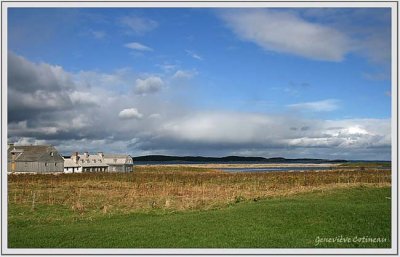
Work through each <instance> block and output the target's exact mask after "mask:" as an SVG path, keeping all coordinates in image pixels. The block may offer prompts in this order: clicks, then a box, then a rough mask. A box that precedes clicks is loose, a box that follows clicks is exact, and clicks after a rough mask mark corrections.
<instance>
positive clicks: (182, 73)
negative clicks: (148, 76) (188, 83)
mask: <svg viewBox="0 0 400 257" xmlns="http://www.w3.org/2000/svg"><path fill="white" fill-rule="evenodd" d="M196 75H197V71H188V70H177V71H176V72H175V74H174V75H173V76H172V77H173V78H175V79H190V78H192V77H194V76H196Z"/></svg>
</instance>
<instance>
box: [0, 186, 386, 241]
mask: <svg viewBox="0 0 400 257" xmlns="http://www.w3.org/2000/svg"><path fill="white" fill-rule="evenodd" d="M390 195H391V192H390V187H383V188H374V187H357V188H351V189H350V188H348V189H336V190H330V191H326V192H321V191H319V192H318V191H317V192H311V193H305V194H300V195H296V196H290V197H279V198H272V199H265V200H259V201H256V202H255V201H250V202H249V201H247V202H239V203H236V204H232V205H231V206H229V207H227V208H222V209H217V210H207V211H186V212H179V213H157V212H154V213H142V214H140V213H138V214H129V215H128V214H125V215H113V216H106V215H104V216H103V217H98V218H94V219H93V220H92V221H89V220H78V221H74V220H73V219H68V215H69V212H70V210H68V209H65V210H64V209H57V208H53V209H52V210H53V211H58V212H59V213H60V217H61V218H60V221H52V222H50V223H49V222H45V221H43V220H42V221H40V219H37V221H35V220H36V218H35V219H31V220H24V219H23V216H21V213H20V212H22V211H23V210H21V209H17V208H10V215H9V218H10V221H9V226H8V230H9V231H8V240H9V243H8V245H9V247H10V248H42V247H46V248H53V247H57V248H71V247H72V248H98V247H100V248H192V247H195V248H236V247H238V248H298V247H301V248H314V247H328V248H331V247H339V248H347V247H356V248H358V247H360V248H370V247H373V248H390V231H391V222H390V220H391V208H390V205H391V200H390ZM60 208H61V207H60ZM49 210H50V209H47V210H46V211H49ZM46 211H43V212H42V213H40V211H37V212H38V213H36V214H35V215H36V217H38V216H40V215H46V214H45V213H46ZM23 215H27V213H25V214H23ZM21 217H22V218H21ZM340 236H342V237H350V238H351V239H352V240H351V241H352V242H350V243H337V242H336V243H323V244H319V245H318V246H316V238H317V237H319V238H335V237H340ZM356 236H357V237H358V238H362V237H369V238H385V239H386V243H362V242H353V241H354V240H353V238H354V237H356Z"/></svg>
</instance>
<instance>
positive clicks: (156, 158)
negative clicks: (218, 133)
mask: <svg viewBox="0 0 400 257" xmlns="http://www.w3.org/2000/svg"><path fill="white" fill-rule="evenodd" d="M133 160H134V161H135V162H212V163H216V162H222V163H223V162H262V163H332V162H334V163H344V162H347V161H346V160H325V159H308V158H301V159H286V158H283V157H274V158H264V157H243V156H226V157H203V156H168V155H146V156H138V157H133Z"/></svg>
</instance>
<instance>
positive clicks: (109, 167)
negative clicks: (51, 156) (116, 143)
mask: <svg viewBox="0 0 400 257" xmlns="http://www.w3.org/2000/svg"><path fill="white" fill-rule="evenodd" d="M132 171H133V159H132V157H131V156H130V155H117V154H103V153H101V152H99V153H97V154H89V153H88V152H85V153H83V154H79V153H78V152H75V153H73V154H72V155H71V158H64V172H65V173H81V172H132Z"/></svg>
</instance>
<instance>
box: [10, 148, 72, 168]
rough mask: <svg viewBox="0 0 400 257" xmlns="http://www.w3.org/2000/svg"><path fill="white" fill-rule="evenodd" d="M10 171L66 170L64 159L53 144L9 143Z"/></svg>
mask: <svg viewBox="0 0 400 257" xmlns="http://www.w3.org/2000/svg"><path fill="white" fill-rule="evenodd" d="M7 168H8V169H7V170H8V172H11V173H14V172H26V173H53V172H63V171H64V159H63V157H62V156H61V155H60V154H59V153H58V152H57V150H56V149H55V148H54V146H51V145H29V146H15V145H13V144H9V145H8V149H7Z"/></svg>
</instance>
